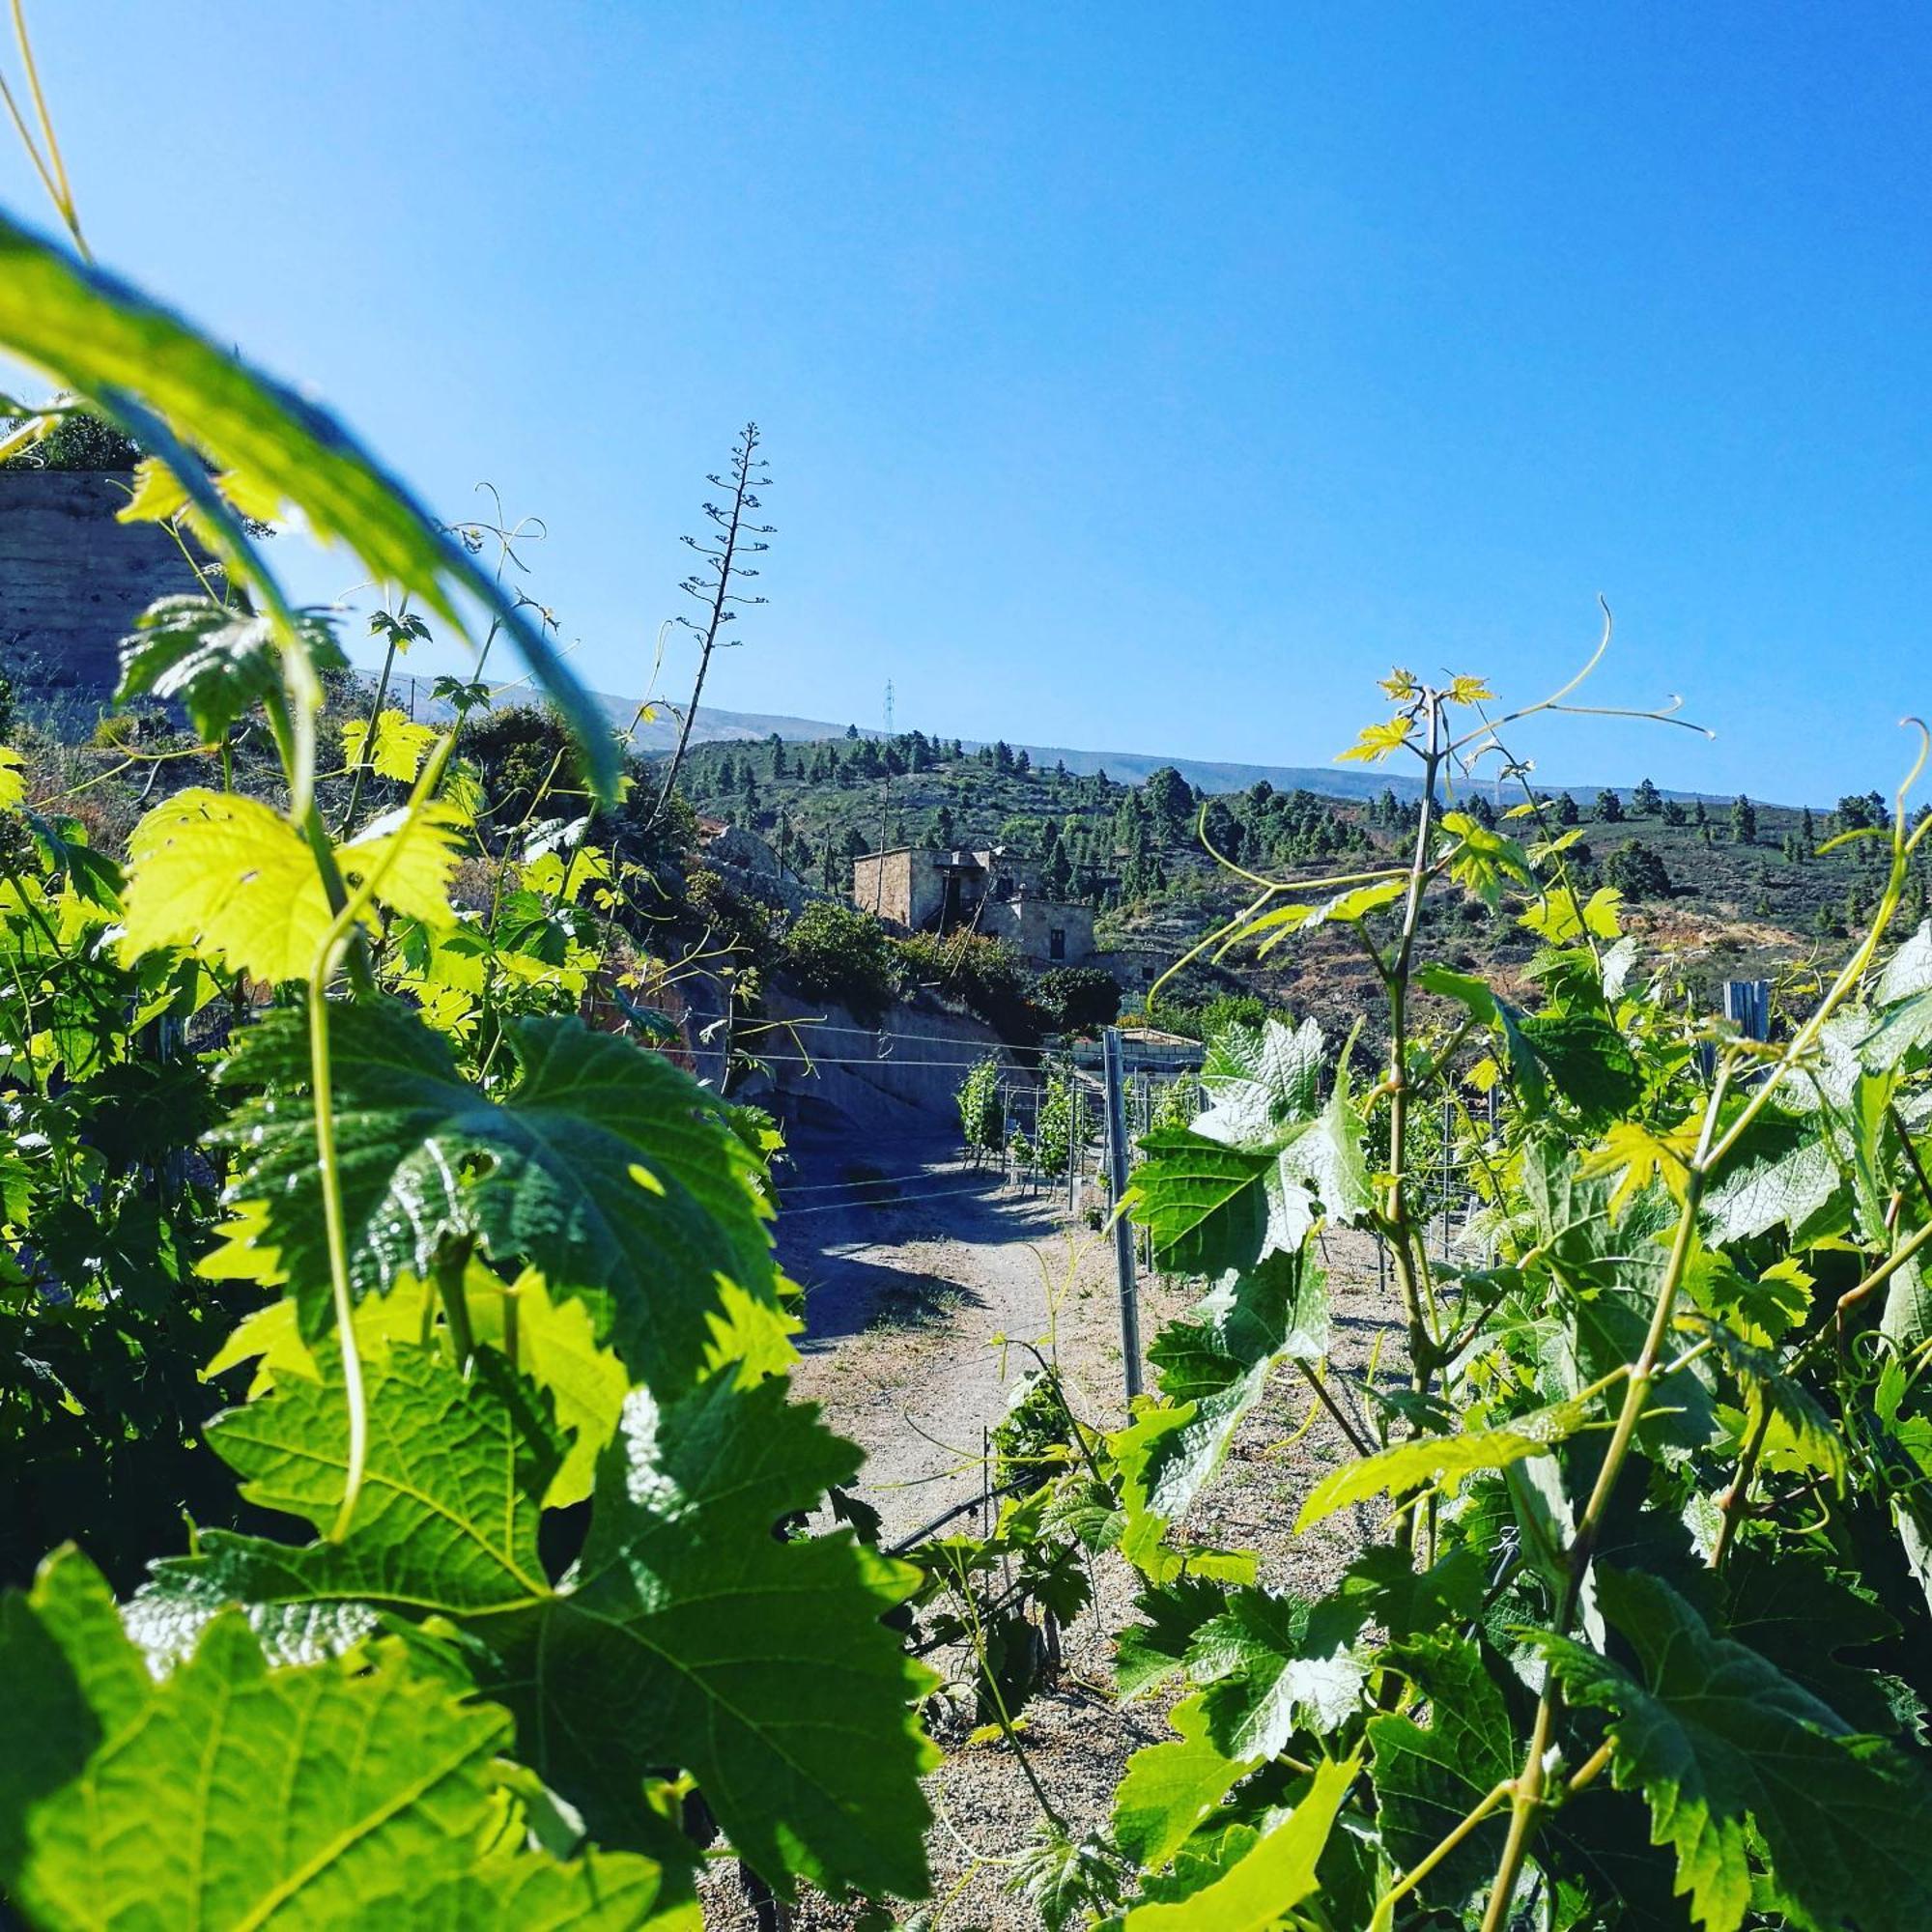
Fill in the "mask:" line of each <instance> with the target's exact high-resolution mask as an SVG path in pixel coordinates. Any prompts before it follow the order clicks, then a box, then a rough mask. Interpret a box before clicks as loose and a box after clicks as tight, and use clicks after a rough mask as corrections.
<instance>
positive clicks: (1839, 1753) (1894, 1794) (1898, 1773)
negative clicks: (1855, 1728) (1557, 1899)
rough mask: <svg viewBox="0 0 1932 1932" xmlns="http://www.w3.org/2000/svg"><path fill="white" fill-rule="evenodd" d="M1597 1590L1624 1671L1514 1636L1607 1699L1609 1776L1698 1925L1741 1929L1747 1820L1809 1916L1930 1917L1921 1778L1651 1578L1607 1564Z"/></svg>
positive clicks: (1902, 1929) (1583, 1688)
mask: <svg viewBox="0 0 1932 1932" xmlns="http://www.w3.org/2000/svg"><path fill="white" fill-rule="evenodd" d="M1598 1589H1599V1597H1600V1601H1601V1603H1602V1605H1603V1608H1604V1612H1605V1616H1606V1617H1607V1618H1608V1620H1609V1621H1610V1623H1611V1624H1612V1625H1614V1626H1615V1628H1616V1629H1617V1630H1618V1631H1619V1632H1621V1634H1623V1635H1624V1637H1626V1638H1627V1639H1628V1640H1629V1642H1630V1644H1631V1646H1632V1648H1633V1650H1634V1653H1635V1662H1636V1668H1635V1670H1634V1671H1633V1670H1626V1669H1625V1668H1623V1667H1622V1666H1621V1665H1620V1664H1618V1663H1616V1662H1612V1661H1611V1660H1610V1659H1608V1658H1605V1657H1602V1656H1600V1655H1598V1654H1597V1653H1596V1652H1595V1651H1592V1650H1589V1649H1586V1648H1585V1647H1584V1646H1583V1645H1581V1644H1579V1643H1577V1641H1576V1640H1575V1639H1573V1638H1569V1637H1559V1636H1556V1635H1555V1634H1551V1633H1549V1632H1526V1633H1524V1635H1525V1638H1526V1640H1527V1641H1529V1642H1530V1643H1532V1644H1533V1645H1534V1646H1535V1647H1536V1648H1538V1649H1539V1650H1541V1651H1542V1652H1543V1653H1544V1655H1545V1656H1546V1657H1547V1658H1548V1662H1549V1667H1550V1670H1551V1671H1552V1672H1553V1673H1554V1675H1555V1676H1556V1678H1557V1680H1558V1681H1559V1682H1560V1683H1561V1685H1562V1686H1563V1691H1564V1695H1565V1697H1566V1698H1567V1699H1568V1700H1569V1702H1570V1703H1571V1704H1572V1705H1576V1706H1587V1707H1590V1708H1593V1709H1597V1710H1602V1711H1605V1712H1607V1713H1608V1714H1609V1718H1610V1723H1609V1739H1610V1744H1611V1747H1612V1749H1611V1759H1610V1769H1611V1776H1612V1778H1613V1779H1614V1781H1615V1784H1616V1786H1617V1788H1618V1789H1619V1790H1636V1791H1641V1792H1642V1793H1643V1796H1644V1798H1645V1799H1646V1800H1647V1801H1648V1803H1649V1804H1650V1810H1651V1829H1652V1837H1653V1838H1654V1840H1655V1841H1656V1842H1657V1843H1658V1844H1660V1845H1668V1846H1669V1847H1670V1848H1671V1849H1672V1851H1673V1852H1674V1853H1675V1854H1676V1859H1677V1889H1678V1890H1679V1892H1681V1893H1685V1894H1688V1895H1689V1898H1690V1908H1691V1911H1692V1913H1693V1914H1694V1915H1695V1917H1696V1918H1697V1919H1698V1921H1699V1922H1700V1923H1701V1924H1703V1925H1704V1926H1705V1927H1706V1928H1708V1932H1738V1928H1739V1927H1740V1926H1742V1925H1743V1924H1744V1922H1745V1918H1746V1916H1747V1913H1748V1911H1749V1910H1750V1906H1751V1902H1752V1892H1751V1862H1750V1856H1749V1853H1750V1846H1751V1842H1752V1835H1753V1832H1755V1834H1756V1836H1757V1838H1759V1839H1761V1840H1762V1842H1763V1845H1764V1848H1765V1850H1766V1852H1767V1853H1768V1854H1769V1857H1770V1861H1771V1865H1772V1869H1773V1873H1774V1876H1775V1879H1776V1885H1777V1887H1778V1889H1779V1890H1780V1891H1782V1892H1783V1893H1785V1894H1787V1895H1788V1896H1789V1897H1790V1898H1791V1899H1792V1900H1794V1901H1795V1902H1796V1904H1797V1905H1798V1906H1799V1907H1800V1908H1801V1909H1802V1910H1803V1911H1804V1912H1805V1913H1806V1914H1807V1915H1809V1916H1810V1917H1811V1918H1814V1919H1816V1920H1817V1921H1818V1922H1819V1923H1821V1924H1824V1925H1833V1926H1835V1925H1845V1924H1856V1925H1857V1926H1858V1927H1859V1928H1860V1932H1914V1928H1918V1927H1921V1926H1923V1925H1925V1924H1927V1923H1932V1859H1928V1857H1927V1855H1926V1847H1927V1845H1928V1844H1932V1778H1928V1777H1927V1776H1926V1774H1925V1773H1924V1772H1923V1771H1922V1770H1920V1769H1919V1768H1918V1766H1917V1765H1916V1764H1914V1763H1913V1762H1912V1761H1911V1760H1910V1759H1908V1758H1906V1757H1905V1756H1904V1755H1903V1754H1902V1753H1901V1752H1899V1751H1898V1750H1897V1749H1896V1748H1895V1747H1893V1746H1892V1745H1890V1744H1889V1743H1888V1742H1887V1741H1886V1740H1884V1739H1881V1738H1873V1737H1867V1736H1861V1735H1860V1734H1857V1733H1854V1732H1851V1731H1850V1730H1848V1728H1847V1727H1846V1725H1845V1723H1844V1721H1843V1719H1840V1718H1839V1717H1838V1716H1837V1715H1836V1714H1835V1713H1834V1712H1833V1711H1832V1710H1831V1709H1830V1708H1829V1707H1828V1706H1827V1705H1825V1704H1822V1703H1820V1702H1819V1701H1818V1699H1817V1698H1816V1697H1814V1696H1813V1695H1812V1694H1811V1693H1810V1692H1809V1691H1808V1690H1804V1689H1803V1688H1802V1687H1801V1686H1799V1685H1797V1684H1795V1683H1793V1682H1792V1680H1791V1679H1790V1678H1788V1677H1787V1676H1785V1675H1784V1673H1783V1672H1782V1671H1780V1670H1779V1669H1777V1667H1776V1665H1775V1664H1773V1663H1771V1662H1768V1661H1767V1660H1766V1659H1764V1658H1763V1657H1761V1656H1759V1655H1758V1653H1757V1652H1755V1651H1753V1650H1749V1649H1747V1648H1746V1646H1745V1645H1743V1644H1741V1643H1737V1642H1734V1641H1732V1640H1731V1639H1729V1638H1726V1637H1719V1636H1714V1635H1712V1634H1711V1633H1710V1631H1709V1630H1708V1629H1707V1628H1706V1626H1705V1624H1704V1622H1703V1619H1702V1618H1700V1617H1699V1616H1698V1615H1697V1613H1696V1611H1695V1610H1693V1609H1692V1608H1691V1607H1690V1605H1689V1604H1687V1603H1686V1602H1685V1601H1684V1599H1683V1598H1682V1597H1680V1596H1678V1594H1677V1593H1676V1592H1675V1591H1674V1590H1672V1589H1671V1588H1670V1586H1669V1585H1668V1584H1666V1583H1664V1582H1662V1581H1661V1580H1660V1579H1659V1578H1657V1577H1648V1576H1645V1575H1642V1574H1641V1573H1637V1572H1631V1571H1618V1570H1612V1569H1609V1568H1607V1567H1604V1568H1601V1569H1600V1574H1599V1578H1598Z"/></svg>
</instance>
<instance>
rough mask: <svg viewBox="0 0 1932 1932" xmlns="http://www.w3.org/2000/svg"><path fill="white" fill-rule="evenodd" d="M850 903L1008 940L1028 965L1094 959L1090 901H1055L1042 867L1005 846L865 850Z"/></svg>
mask: <svg viewBox="0 0 1932 1932" xmlns="http://www.w3.org/2000/svg"><path fill="white" fill-rule="evenodd" d="M852 902H853V904H854V905H858V906H863V907H864V908H865V909H866V910H867V912H869V913H872V914H874V915H876V917H878V918H879V919H882V920H884V921H885V922H886V923H887V924H889V925H895V926H899V927H902V928H903V929H904V930H905V931H907V932H956V931H957V930H958V929H959V928H960V927H961V926H966V927H969V928H970V929H971V930H973V931H975V932H980V933H984V934H986V935H987V936H988V937H989V938H993V939H1005V940H1008V941H1009V942H1010V943H1011V944H1012V945H1013V947H1014V948H1015V949H1016V950H1017V951H1018V952H1019V953H1020V956H1021V957H1022V958H1024V959H1025V960H1026V962H1027V964H1028V965H1030V966H1042V967H1044V966H1084V965H1087V964H1089V963H1090V962H1091V961H1092V959H1093V957H1094V911H1093V908H1092V907H1091V906H1084V905H1073V904H1071V903H1069V902H1068V901H1066V900H1064V899H1050V898H1048V897H1046V896H1045V895H1044V893H1043V892H1042V891H1041V889H1040V884H1039V868H1038V867H1037V866H1036V865H1034V864H1033V862H1032V861H1031V860H1027V859H1018V858H1014V857H1013V856H1012V855H1011V854H1009V853H1008V852H1007V851H1005V850H1004V849H1003V848H1002V847H1000V846H997V845H994V846H982V847H980V848H979V849H978V850H974V851H955V852H949V851H933V852H922V851H917V850H915V849H914V848H913V847H911V846H908V845H901V846H898V847H897V848H895V850H893V851H890V852H863V853H861V854H860V855H859V856H858V857H857V858H855V859H854V860H853V861H852Z"/></svg>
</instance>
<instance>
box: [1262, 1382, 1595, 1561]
mask: <svg viewBox="0 0 1932 1932" xmlns="http://www.w3.org/2000/svg"><path fill="white" fill-rule="evenodd" d="M1589 1423H1590V1405H1589V1404H1588V1403H1584V1402H1559V1403H1552V1404H1551V1405H1550V1406H1548V1407H1547V1408H1538V1409H1532V1410H1530V1412H1529V1413H1528V1414H1526V1415H1519V1416H1515V1417H1512V1418H1511V1420H1510V1421H1508V1422H1506V1423H1499V1424H1498V1425H1497V1426H1496V1427H1494V1428H1493V1429H1468V1430H1464V1431H1463V1433H1462V1434H1461V1435H1418V1436H1416V1437H1415V1438H1414V1439H1413V1440H1412V1441H1408V1442H1397V1443H1394V1444H1392V1445H1391V1446H1390V1447H1388V1448H1386V1449H1383V1450H1380V1451H1379V1452H1378V1453H1377V1454H1376V1455H1374V1456H1365V1457H1363V1458H1362V1460H1361V1461H1360V1462H1357V1463H1344V1464H1343V1465H1342V1467H1341V1468H1339V1469H1334V1470H1331V1471H1330V1472H1329V1473H1328V1474H1327V1475H1326V1476H1324V1477H1323V1478H1322V1479H1321V1482H1320V1483H1318V1484H1317V1485H1316V1486H1315V1488H1314V1490H1313V1491H1312V1492H1310V1493H1309V1497H1308V1500H1307V1501H1306V1502H1305V1503H1303V1504H1302V1506H1301V1515H1300V1517H1299V1518H1298V1519H1297V1520H1296V1521H1295V1529H1296V1531H1297V1532H1299V1531H1301V1530H1304V1529H1306V1528H1307V1527H1308V1526H1309V1525H1310V1524H1311V1523H1317V1522H1320V1521H1321V1520H1322V1518H1323V1517H1328V1516H1333V1515H1334V1514H1335V1512H1336V1511H1337V1510H1339V1509H1347V1508H1348V1507H1349V1506H1350V1504H1351V1503H1361V1502H1367V1501H1368V1500H1369V1498H1370V1497H1372V1496H1381V1495H1404V1494H1406V1493H1407V1492H1409V1491H1411V1490H1420V1489H1423V1488H1426V1487H1435V1486H1438V1485H1439V1486H1440V1487H1441V1488H1442V1489H1444V1490H1446V1491H1447V1492H1449V1493H1450V1494H1451V1495H1453V1494H1454V1493H1455V1492H1456V1490H1457V1489H1458V1487H1459V1486H1460V1485H1461V1483H1462V1482H1463V1478H1464V1477H1467V1476H1472V1475H1474V1474H1475V1473H1476V1472H1477V1471H1478V1470H1479V1469H1502V1468H1506V1467H1508V1465H1509V1464H1510V1463H1516V1462H1520V1461H1521V1460H1522V1458H1523V1457H1525V1456H1547V1455H1548V1454H1549V1452H1550V1451H1551V1450H1552V1449H1553V1448H1554V1447H1555V1446H1556V1444H1557V1443H1559V1442H1561V1441H1563V1440H1565V1439H1566V1438H1567V1437H1569V1436H1572V1435H1576V1433H1577V1431H1578V1430H1579V1429H1584V1428H1587V1427H1588V1426H1589Z"/></svg>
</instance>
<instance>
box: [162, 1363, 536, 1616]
mask: <svg viewBox="0 0 1932 1932" xmlns="http://www.w3.org/2000/svg"><path fill="white" fill-rule="evenodd" d="M325 1360H326V1368H327V1373H326V1375H325V1378H324V1379H323V1380H321V1381H319V1382H311V1381H305V1380H302V1379H300V1378H283V1379H282V1380H281V1381H280V1382H279V1383H278V1384H277V1385H276V1388H275V1391H274V1393H273V1394H272V1395H268V1396H264V1397H262V1398H261V1399H260V1400H258V1401H255V1402H251V1403H249V1404H247V1405H246V1406H244V1407H241V1408H232V1409H229V1410H228V1411H226V1413H224V1414H222V1415H220V1416H217V1417H216V1418H215V1420H214V1421H213V1423H211V1424H210V1425H209V1428H208V1432H207V1434H208V1439H209V1442H210V1444H211V1446H212V1447H213V1449H214V1451H215V1453H216V1454H217V1455H219V1456H220V1457H221V1458H222V1460H223V1461H224V1462H226V1463H228V1465H229V1466H230V1467H231V1468H233V1469H234V1470H235V1471H236V1473H237V1474H238V1475H240V1476H241V1493H242V1494H243V1495H244V1496H245V1497H246V1498H247V1499H248V1500H249V1501H250V1502H252V1503H255V1504H257V1505H259V1506H260V1507H261V1508H263V1509H271V1510H277V1511H280V1512H281V1513H282V1514H284V1515H287V1516H295V1517H301V1518H304V1519H306V1520H308V1521H309V1522H311V1523H312V1524H314V1526H315V1527H316V1528H317V1529H325V1528H327V1526H328V1525H329V1524H331V1523H332V1522H333V1521H334V1519H335V1514H336V1509H337V1506H338V1505H339V1504H340V1503H341V1501H342V1490H343V1483H344V1481H345V1479H346V1476H347V1472H348V1467H349V1417H348V1406H347V1402H346V1399H345V1394H344V1389H343V1383H342V1373H341V1361H340V1357H339V1356H337V1355H336V1353H335V1351H334V1350H333V1349H330V1350H327V1355H326V1357H325ZM364 1367H365V1374H366V1396H367V1402H368V1408H369V1453H368V1463H367V1466H366V1468H365V1471H364V1474H363V1481H362V1492H361V1495H360V1497H359V1499H358V1501H357V1504H356V1508H355V1518H354V1520H353V1522H352V1524H351V1529H350V1533H349V1534H348V1535H347V1536H346V1537H344V1538H343V1539H341V1540H340V1541H335V1542H318V1543H312V1544H310V1545H308V1546H307V1547H306V1548H289V1547H288V1546H286V1545H284V1544H280V1543H274V1542H271V1541H270V1540H268V1539H267V1538H263V1537H256V1536H241V1535H236V1534H233V1533H231V1532H228V1531H225V1530H215V1529H211V1530H208V1531H206V1532H204V1534H203V1535H202V1537H201V1538H200V1539H199V1546H198V1550H197V1553H196V1554H194V1555H192V1556H185V1557H177V1558H171V1559H166V1560H164V1561H163V1562H162V1563H161V1564H159V1565H158V1566H157V1569H158V1571H159V1573H160V1574H161V1575H162V1576H166V1575H167V1574H168V1573H169V1572H170V1571H172V1570H177V1569H180V1570H193V1571H198V1572H200V1573H203V1574H204V1575H209V1576H212V1577H214V1578H218V1579H221V1580H222V1581H223V1582H224V1583H225V1585H226V1587H227V1589H228V1591H229V1593H230V1594H231V1595H232V1596H233V1598H234V1599H235V1601H237V1602H238V1603H242V1604H302V1603H314V1602H318V1601H324V1602H326V1601H331V1600H334V1601H346V1602H356V1601H369V1602H381V1603H385V1604H390V1605H396V1606H398V1607H408V1608H411V1609H413V1610H416V1611H434V1612H436V1613H439V1614H442V1615H448V1616H466V1615H468V1616H481V1615H487V1614H490V1613H493V1612H500V1611H504V1610H508V1609H513V1608H516V1607H518V1606H520V1605H527V1604H530V1603H533V1602H535V1601H537V1600H538V1599H540V1598H544V1597H548V1596H549V1594H550V1587H551V1586H550V1579H549V1577H547V1576H546V1575H545V1573H544V1566H543V1562H542V1559H541V1557H540V1556H539V1555H538V1553H537V1523H538V1520H539V1517H540V1516H541V1513H542V1502H543V1497H544V1495H545V1493H546V1492H547V1491H548V1490H549V1488H550V1485H551V1483H552V1481H553V1480H554V1477H555V1475H556V1472H557V1470H558V1468H559V1467H561V1465H562V1463H563V1456H564V1441H563V1435H562V1432H561V1431H560V1430H559V1429H557V1427H556V1426H555V1424H554V1422H553V1421H552V1419H551V1417H550V1414H549V1412H548V1405H547V1404H544V1403H542V1402H541V1401H540V1400H539V1399H538V1396H537V1392H536V1390H535V1389H534V1388H533V1387H532V1386H531V1385H530V1384H529V1383H528V1382H527V1381H526V1380H524V1379H523V1378H520V1377H518V1376H517V1375H516V1373H515V1372H514V1371H513V1370H512V1369H511V1368H510V1366H509V1364H508V1363H507V1362H506V1361H504V1360H503V1358H502V1357H501V1356H500V1355H498V1354H497V1353H496V1351H495V1350H478V1352H477V1354H476V1357H475V1359H474V1361H473V1362H472V1363H471V1364H470V1368H469V1375H468V1376H466V1375H465V1374H464V1373H463V1372H462V1371H460V1370H459V1369H458V1368H457V1367H456V1365H455V1364H454V1363H453V1362H452V1361H450V1360H449V1359H448V1358H447V1357H446V1356H445V1355H444V1353H443V1351H442V1350H441V1349H440V1348H438V1347H436V1346H434V1345H432V1346H430V1347H426V1348H425V1347H412V1346H408V1345H397V1346H394V1347H391V1348H387V1349H384V1350H379V1351H378V1352H377V1353H375V1354H374V1355H373V1356H372V1357H371V1358H370V1360H369V1361H368V1362H367V1363H366V1364H365V1365H364Z"/></svg>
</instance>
